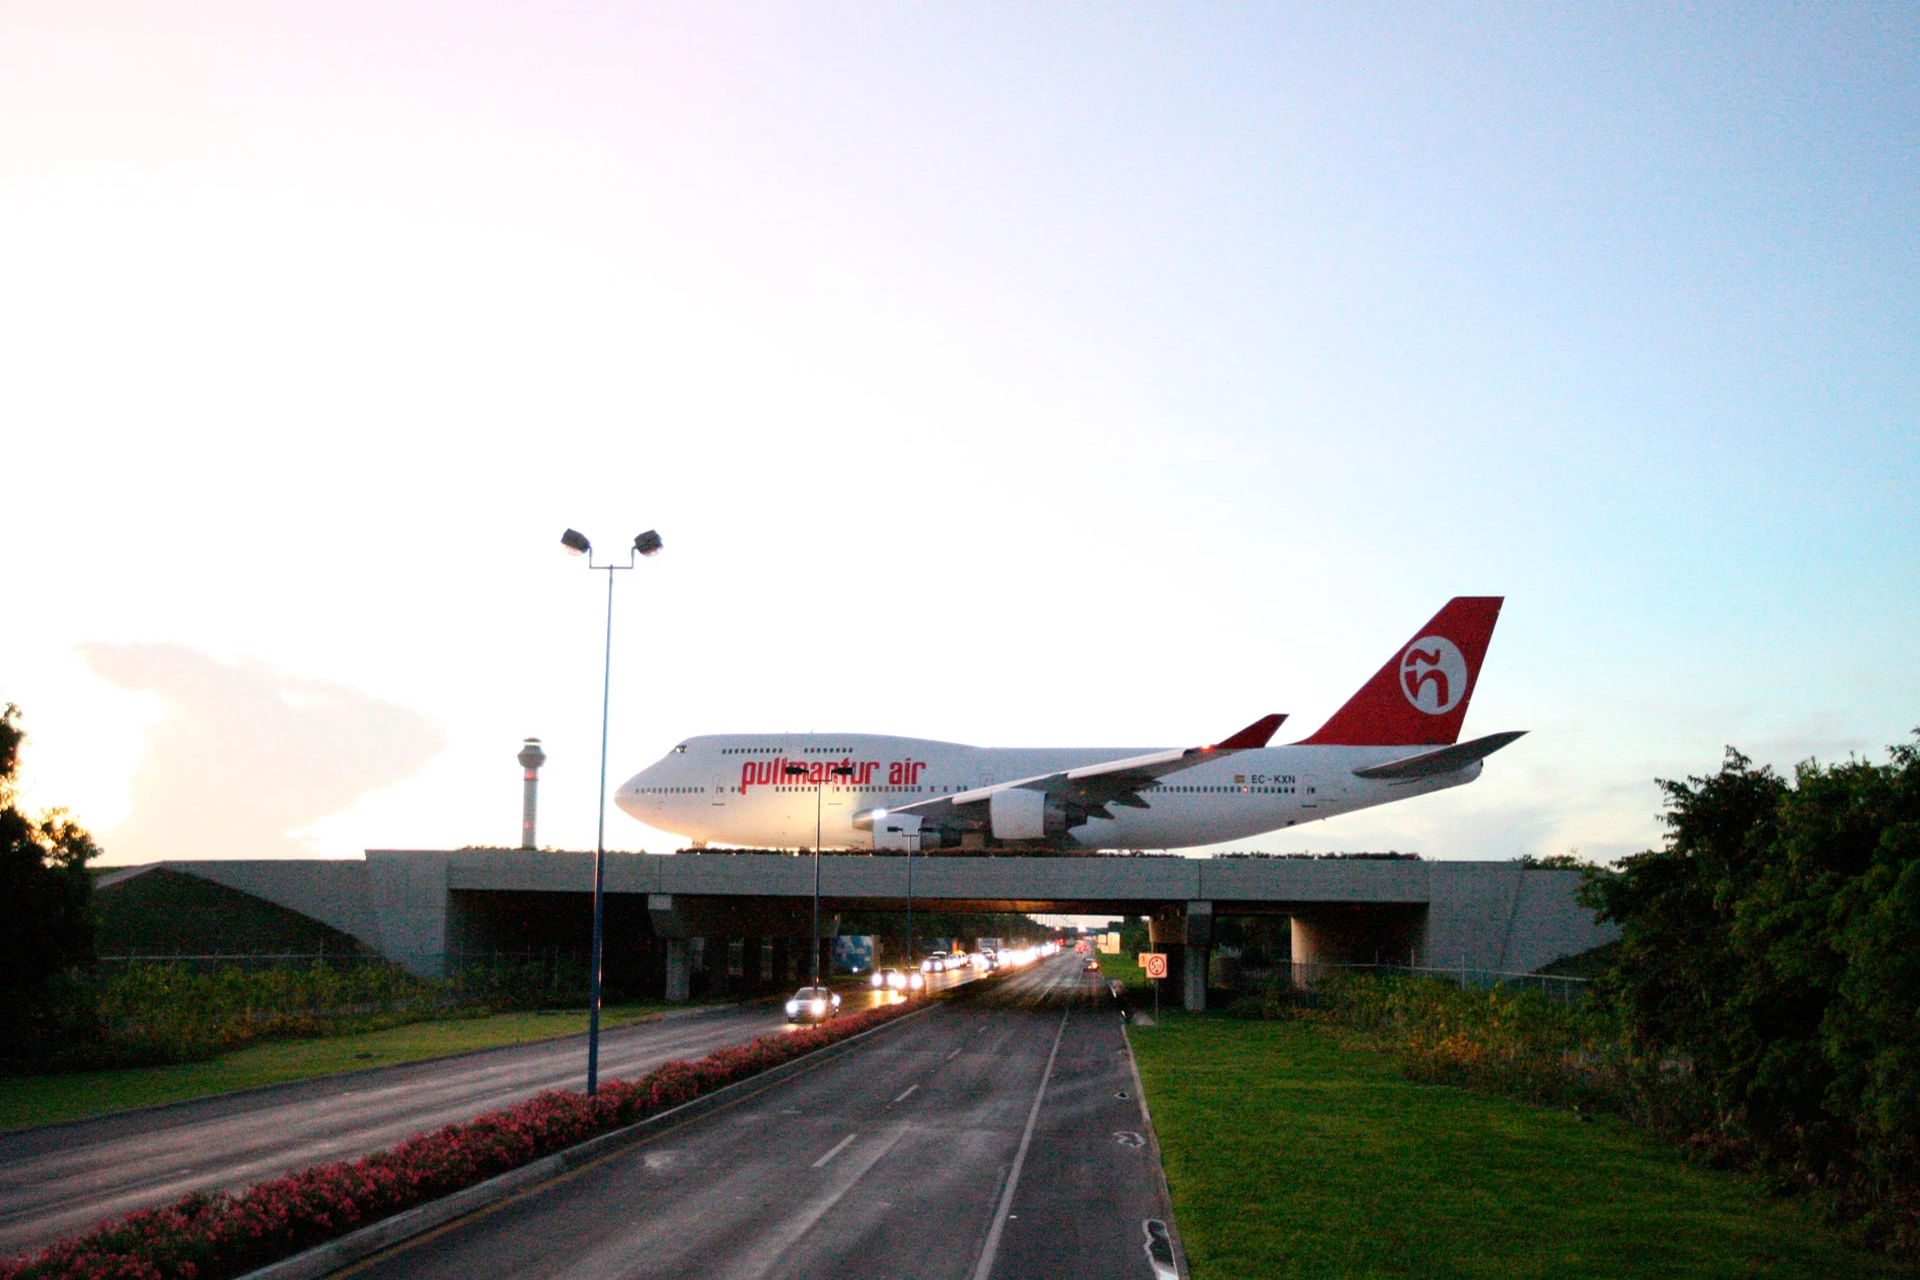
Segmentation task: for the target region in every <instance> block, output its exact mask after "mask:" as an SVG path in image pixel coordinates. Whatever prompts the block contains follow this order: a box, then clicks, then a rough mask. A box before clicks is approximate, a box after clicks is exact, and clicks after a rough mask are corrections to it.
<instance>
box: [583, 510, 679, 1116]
mask: <svg viewBox="0 0 1920 1280" xmlns="http://www.w3.org/2000/svg"><path fill="white" fill-rule="evenodd" d="M560 545H561V546H563V547H565V548H566V549H567V554H568V555H575V556H585V557H587V567H588V568H589V569H604V570H605V571H606V574H607V647H606V657H605V660H604V661H603V662H602V664H601V669H600V825H599V830H598V832H597V834H596V835H595V836H594V841H593V956H592V958H591V960H590V961H589V962H588V964H589V968H588V974H587V1092H588V1093H590V1094H591V1093H598V1092H599V1091H600V968H601V964H600V957H601V953H602V951H603V949H604V948H603V944H602V938H603V925H604V921H605V918H606V880H607V711H608V708H609V706H610V705H611V702H612V697H613V575H614V574H615V573H616V572H618V571H620V570H623V569H631V568H633V566H634V564H635V562H636V557H638V556H651V555H654V554H656V553H658V552H659V550H660V548H661V547H662V546H664V545H665V544H664V543H662V542H661V541H660V535H659V534H658V533H656V532H655V531H654V530H652V529H649V530H647V531H646V532H645V533H643V534H641V535H640V536H639V537H637V538H635V539H634V540H633V549H632V550H631V551H629V552H627V562H626V563H625V564H619V563H615V562H612V561H609V562H608V563H606V564H595V563H594V561H593V544H592V543H591V542H589V541H587V537H586V535H585V534H583V533H580V532H579V531H577V530H574V529H569V530H567V531H566V532H565V533H563V534H561V535H560Z"/></svg>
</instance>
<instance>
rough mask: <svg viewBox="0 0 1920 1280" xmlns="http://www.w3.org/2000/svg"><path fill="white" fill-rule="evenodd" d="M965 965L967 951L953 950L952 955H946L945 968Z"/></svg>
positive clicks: (962, 967)
mask: <svg viewBox="0 0 1920 1280" xmlns="http://www.w3.org/2000/svg"><path fill="white" fill-rule="evenodd" d="M966 967H967V953H966V952H964V951H956V952H954V953H953V954H952V955H950V956H948V957H947V968H949V969H964V968H966Z"/></svg>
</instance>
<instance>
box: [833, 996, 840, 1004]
mask: <svg viewBox="0 0 1920 1280" xmlns="http://www.w3.org/2000/svg"><path fill="white" fill-rule="evenodd" d="M833 1002H834V1003H835V1004H839V1003H840V997H839V996H835V997H834V998H833Z"/></svg>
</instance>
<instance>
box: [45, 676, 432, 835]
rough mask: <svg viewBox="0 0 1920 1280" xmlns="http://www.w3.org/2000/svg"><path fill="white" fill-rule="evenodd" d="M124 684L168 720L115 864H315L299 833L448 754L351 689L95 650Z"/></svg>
mask: <svg viewBox="0 0 1920 1280" xmlns="http://www.w3.org/2000/svg"><path fill="white" fill-rule="evenodd" d="M79 652H80V656H81V657H82V658H83V659H84V660H85V661H86V663H87V665H88V666H90V667H91V668H92V669H93V671H94V672H95V674H97V675H99V676H100V677H101V678H103V679H105V680H107V681H108V682H110V683H112V684H114V685H116V686H118V687H119V688H122V689H126V690H131V691H134V692H142V693H152V694H155V695H157V696H158V697H159V698H160V699H161V700H162V701H163V702H164V703H165V704H166V711H165V714H163V715H162V717H161V718H160V720H159V721H158V722H157V723H156V724H154V725H153V726H152V728H151V729H149V730H148V733H147V740H146V745H145V747H144V749H143V750H142V752H141V755H140V761H139V764H138V765H137V766H136V767H135V769H134V773H133V779H132V782H131V784H130V796H129V799H130V801H131V810H130V812H129V814H128V816H127V820H126V821H125V822H123V823H122V824H121V825H119V826H118V827H115V828H113V829H112V830H110V831H107V832H104V833H102V834H101V844H102V845H103V846H104V847H105V848H106V850H107V852H108V853H109V855H110V856H111V857H112V859H113V860H114V861H115V862H127V861H142V862H144V861H151V860H154V859H159V858H216V857H218V858H276V857H311V856H312V855H313V850H312V849H311V848H309V847H307V846H306V845H305V844H304V843H302V842H301V841H300V840H298V839H296V838H295V837H293V836H292V835H291V834H290V833H292V832H297V831H300V830H302V829H304V828H307V827H310V826H311V825H312V824H313V823H314V822H315V821H316V820H317V819H320V818H324V817H326V816H327V815H329V814H333V813H337V812H339V811H341V810H342V809H345V808H347V807H348V806H350V805H351V804H352V803H353V802H354V801H355V800H357V799H359V798H360V797H361V796H363V795H365V794H366V793H368V792H370V791H375V790H378V789H380V788H383V787H387V786H391V785H393V784H394V783H396V782H400V781H402V780H404V779H406V778H408V777H411V776H412V775H414V774H416V773H418V772H419V771H420V770H421V769H422V768H424V767H425V766H426V764H427V762H428V761H430V760H432V759H433V757H434V756H436V755H438V754H439V753H440V752H441V751H442V750H443V749H445V747H446V739H445V737H444V735H442V734H441V732H440V731H439V729H437V728H436V727H435V726H434V725H433V724H432V723H431V722H430V721H429V720H428V719H427V718H426V717H424V716H422V715H421V714H420V713H418V712H415V711H410V710H408V709H407V708H405V707H401V706H396V705H394V704H393V703H390V702H383V701H381V700H379V699H377V698H372V697H369V696H368V695H366V694H364V693H361V692H359V691H358V690H355V689H349V688H346V687H345V686H342V685H335V684H326V683H323V682H320V681H316V680H303V679H299V678H297V677H294V676H288V675H283V674H281V673H280V672H277V671H275V670H273V669H272V668H270V667H268V666H266V665H265V664H263V663H259V662H245V663H237V664H230V663H223V662H220V661H218V660H217V659H214V658H211V657H209V656H207V655H206V654H203V653H197V652H195V651H194V650H192V649H188V648H186V647H185V646H182V645H175V644H83V645H80V646H79Z"/></svg>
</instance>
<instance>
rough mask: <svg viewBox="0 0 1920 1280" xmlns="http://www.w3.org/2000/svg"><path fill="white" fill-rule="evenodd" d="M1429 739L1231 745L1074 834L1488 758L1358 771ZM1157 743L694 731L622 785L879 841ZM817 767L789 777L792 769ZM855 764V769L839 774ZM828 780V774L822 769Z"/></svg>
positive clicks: (689, 812)
mask: <svg viewBox="0 0 1920 1280" xmlns="http://www.w3.org/2000/svg"><path fill="white" fill-rule="evenodd" d="M1425 749H1426V748H1422V747H1407V746H1395V747H1328V746H1299V745H1295V746H1283V747H1262V748H1258V749H1255V750H1245V751H1234V752H1231V753H1223V754H1222V755H1221V756H1220V758H1218V759H1217V760H1208V761H1207V762H1206V763H1204V764H1200V765H1197V766H1195V767H1193V768H1189V769H1183V770H1181V771H1179V772H1177V773H1173V774H1170V775H1168V776H1166V777H1165V778H1162V779H1161V780H1160V781H1159V782H1158V783H1157V784H1154V785H1153V786H1151V787H1150V788H1148V789H1147V790H1145V791H1143V792H1141V793H1140V798H1141V800H1142V801H1144V803H1145V806H1146V807H1145V808H1138V809H1134V808H1126V807H1122V806H1112V812H1113V814H1114V816H1113V818H1111V819H1107V818H1100V817H1094V818H1091V819H1089V820H1087V821H1086V822H1085V823H1083V824H1082V825H1080V826H1077V827H1073V828H1072V829H1071V830H1070V831H1069V832H1068V833H1067V834H1068V837H1069V839H1070V840H1071V842H1072V843H1073V844H1075V845H1078V846H1080V847H1082V848H1088V849H1179V848H1186V847H1189V846H1193V845H1208V844H1221V843H1224V842H1226V841H1231V840H1242V839H1245V838H1247V837H1248V836H1255V835H1259V834H1261V833H1262V832H1265V831H1275V830H1279V829H1281V828H1284V827H1290V826H1293V825H1295V824H1297V823H1301V822H1312V821H1314V820H1315V819H1319V818H1330V817H1333V816H1334V815H1335V814H1340V813H1350V812H1352V811H1353V810H1355V809H1365V808H1368V807H1369V806H1372V805H1377V804H1384V803H1387V802H1388V801H1392V800H1403V799H1406V798H1407V797H1409V796H1416V795H1424V794H1426V793H1428V792H1431V791H1440V790H1444V789H1446V788H1448V787H1455V786H1459V785H1460V784H1461V783H1464V782H1471V781H1472V780H1473V779H1474V778H1476V777H1478V776H1479V775H1480V768H1481V766H1480V762H1479V761H1475V762H1473V763H1472V764H1471V765H1469V766H1468V767H1466V768H1464V769H1460V770H1458V771H1456V772H1453V773H1448V774H1444V775H1441V776H1438V777H1427V778H1420V779H1417V780H1414V781H1402V782H1386V781H1373V780H1368V779H1363V778H1357V777H1355V776H1354V775H1353V770H1354V769H1356V768H1360V767H1364V766H1367V765H1375V764H1382V763H1385V762H1386V761H1389V760H1396V759H1399V758H1401V757H1404V756H1409V755H1413V754H1416V753H1418V752H1420V751H1422V750H1425ZM1151 750H1152V748H1138V747H1136V748H1119V747H1113V748H1100V747H1093V748H1085V749H1077V748H1064V747H1036V748H1018V747H1014V748H998V747H969V746H964V745H962V744H959V743H954V742H934V741H929V740H927V739H924V738H895V737H885V736H881V735H877V734H862V733H841V734H775V733H768V734H722V735H715V736H710V737H701V738H689V739H687V740H686V741H685V742H684V743H682V744H681V745H679V746H678V747H675V748H674V749H673V750H672V751H671V752H669V753H668V754H667V755H666V756H665V757H663V758H662V759H661V760H660V761H659V763H657V764H654V765H652V766H651V767H649V768H647V769H645V770H644V771H642V772H641V773H639V774H636V775H635V776H634V777H633V778H631V779H629V780H628V781H627V782H625V783H624V784H622V785H621V787H620V789H619V790H618V791H617V792H616V793H615V795H614V802H615V803H616V804H618V805H619V806H620V808H621V809H622V810H623V811H625V812H626V813H627V814H628V815H630V816H631V817H633V818H636V819H638V820H639V821H641V822H643V823H645V824H646V825H647V826H650V827H653V828H655V829H656V830H660V831H666V832H670V833H672V834H674V835H678V836H683V837H685V838H686V839H688V840H690V841H695V842H699V843H703V844H724V845H740V846H745V847H757V848H774V849H781V848H785V849H794V848H811V847H812V845H813V843H814V838H815V836H814V823H815V812H816V810H815V806H816V801H817V804H818V818H819V840H820V843H821V845H822V846H823V847H825V848H829V849H864V848H871V847H872V835H871V833H870V832H868V831H866V830H862V829H859V828H857V827H856V826H855V825H854V822H853V819H854V816H855V815H856V814H864V813H866V812H868V811H871V810H873V809H876V808H888V807H892V806H897V805H904V804H913V803H915V802H916V801H922V800H929V799H937V798H938V797H940V796H943V795H951V794H954V793H956V792H964V791H973V790H977V789H979V788H982V787H989V786H993V785H994V784H996V783H1003V782H1008V781H1011V780H1013V779H1016V778H1028V777H1032V776H1034V775H1038V774H1046V773H1051V772H1055V771H1058V770H1063V769H1072V768H1078V767H1081V766H1085V765H1093V764H1100V763H1103V762H1106V761H1110V760H1121V759H1126V758H1129V757H1133V756H1140V755H1145V754H1147V753H1148V752H1150V751H1151ZM788 764H799V765H804V766H807V768H808V769H809V770H810V772H809V774H808V775H807V777H806V778H793V777H788V776H785V774H784V766H786V765H788ZM834 766H844V767H847V768H851V769H852V770H854V773H853V776H851V777H843V778H831V777H828V776H827V775H826V772H825V771H826V770H827V769H830V768H832V767H834ZM815 777H818V778H819V779H820V781H819V782H818V783H817V784H816V782H814V781H813V780H812V779H813V778H815Z"/></svg>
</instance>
